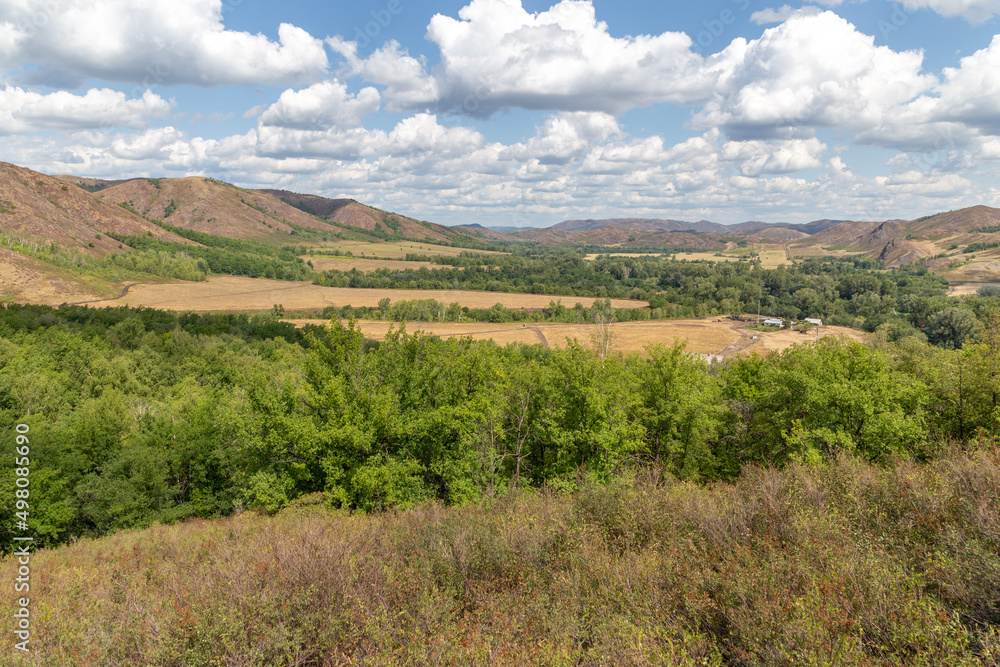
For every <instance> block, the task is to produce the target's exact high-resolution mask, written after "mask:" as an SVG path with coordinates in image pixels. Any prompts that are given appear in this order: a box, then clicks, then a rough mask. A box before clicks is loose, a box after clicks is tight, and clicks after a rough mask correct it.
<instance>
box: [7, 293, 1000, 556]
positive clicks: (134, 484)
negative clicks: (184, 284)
mask: <svg viewBox="0 0 1000 667" xmlns="http://www.w3.org/2000/svg"><path fill="white" fill-rule="evenodd" d="M0 315H2V317H0V429H2V430H4V431H5V432H11V430H12V429H13V427H14V425H15V424H17V423H22V422H23V423H27V424H29V425H30V427H31V432H32V434H33V436H34V437H33V440H32V444H33V446H32V452H33V456H34V459H33V461H32V484H33V486H32V498H33V499H35V500H36V502H34V503H33V505H32V508H33V509H32V511H33V514H32V526H33V529H34V530H35V531H36V534H37V537H38V540H39V542H40V543H42V544H46V545H52V544H59V543H62V542H65V541H66V540H69V539H71V538H73V537H79V536H95V535H101V534H104V533H107V532H112V531H115V530H119V529H124V528H133V527H139V526H145V525H149V524H150V523H153V522H170V521H174V520H178V519H183V518H186V517H194V516H198V517H214V516H220V515H226V514H229V513H231V512H233V511H234V509H235V508H239V507H249V508H259V509H262V510H265V511H269V512H273V511H277V510H279V509H281V508H282V507H284V506H286V505H288V504H289V503H292V502H294V501H295V500H296V499H297V498H300V497H302V496H305V495H307V494H315V493H319V494H322V496H323V498H325V500H326V502H328V503H329V504H331V505H334V506H339V507H343V508H349V509H354V510H359V511H374V510H380V509H386V508H392V507H407V506H410V505H413V504H415V503H418V502H421V501H423V500H427V499H432V498H437V499H440V500H442V501H444V502H446V503H449V504H464V503H467V502H472V501H476V500H479V499H483V498H488V497H493V496H495V495H497V494H501V493H504V492H505V491H506V490H507V489H511V488H520V487H533V488H539V487H543V486H544V487H548V488H553V489H572V488H575V485H576V484H577V483H578V482H579V480H580V479H591V480H594V481H596V482H602V481H607V480H610V479H613V478H614V477H616V476H617V475H619V474H620V473H622V472H624V471H627V470H630V469H633V468H636V467H641V466H645V465H651V464H652V465H657V466H659V467H661V468H662V469H664V470H667V471H669V472H671V473H673V474H675V475H677V476H679V477H681V478H683V479H687V480H692V481H711V480H718V479H728V478H732V477H734V476H736V475H738V474H739V472H740V470H741V468H742V467H743V466H745V465H747V464H749V463H762V464H773V465H779V466H780V465H783V464H785V463H788V462H791V461H802V462H810V461H820V460H823V459H827V458H830V457H833V456H836V455H837V454H838V453H840V452H852V453H855V454H857V455H860V456H862V457H864V458H866V459H868V460H870V461H874V462H881V461H886V460H889V459H892V458H894V457H908V458H912V459H918V460H919V459H922V458H924V457H927V456H931V455H933V453H934V452H935V451H937V450H938V449H940V447H942V446H943V443H947V442H962V441H972V440H977V439H982V438H991V437H994V436H995V435H996V434H997V431H998V429H1000V423H998V417H997V415H1000V411H998V410H997V407H998V400H1000V334H998V332H1000V321H998V318H997V316H996V315H991V316H989V317H987V323H988V324H987V326H984V327H982V328H981V329H979V330H978V332H977V334H976V335H975V338H974V339H971V340H970V341H967V342H966V343H965V345H964V346H963V347H962V349H944V348H941V347H934V346H929V345H927V344H926V343H924V342H922V341H920V340H918V339H917V338H916V337H906V338H904V339H901V340H900V341H899V342H898V343H892V342H890V341H889V340H888V337H887V336H885V335H882V336H876V337H875V342H874V344H873V345H862V344H858V343H853V342H846V341H840V340H835V339H821V340H820V341H819V343H817V344H809V345H802V346H797V347H793V348H791V349H789V350H787V351H786V352H784V353H781V354H774V355H770V356H767V357H758V356H751V357H746V358H740V359H734V360H730V361H728V362H727V363H725V364H723V365H722V366H719V365H709V364H707V363H705V362H703V361H702V360H701V359H700V358H698V357H697V356H695V355H691V354H689V353H688V352H687V351H686V349H685V348H684V346H683V345H680V344H678V345H673V346H653V347H651V348H649V349H648V354H647V355H629V356H620V355H615V354H613V353H612V354H607V355H598V354H595V353H594V352H593V351H592V350H590V349H588V348H587V347H585V346H584V345H581V344H579V343H576V342H570V343H569V344H567V345H566V346H565V347H564V348H562V349H552V350H549V349H545V348H543V347H541V346H537V345H510V346H507V347H500V346H498V345H496V344H494V343H492V342H489V341H480V342H477V341H472V340H468V339H464V340H441V339H438V338H435V337H431V336H427V335H423V334H410V333H408V332H406V331H405V330H404V329H403V328H402V327H401V328H400V329H397V330H395V331H392V332H390V334H389V336H388V337H387V339H386V340H385V341H383V342H376V341H371V340H366V339H365V338H364V337H363V336H362V334H361V333H360V331H359V330H358V328H357V327H356V326H354V324H353V323H348V324H347V325H344V324H341V323H334V325H333V326H331V327H329V328H313V329H310V330H307V331H305V332H302V331H297V330H294V329H293V328H291V327H289V325H287V324H284V323H281V322H277V321H275V320H274V319H273V318H256V319H255V318H246V316H178V315H175V314H169V313H166V314H165V313H161V312H159V311H150V310H142V311H138V312H136V311H130V310H128V309H119V310H114V311H90V309H85V308H63V309H47V310H46V309H44V308H41V307H31V308H26V307H17V306H7V307H6V308H4V309H2V310H0ZM13 475H14V469H13V466H12V463H11V462H10V461H5V462H4V464H3V467H2V468H0V476H2V477H4V479H5V480H6V481H0V483H7V484H12V483H13ZM11 488H12V487H11ZM10 502H12V501H11V499H10V498H9V497H8V498H7V499H6V500H4V501H3V503H7V504H9V503H10ZM4 509H11V508H8V507H6V506H4ZM9 530H10V527H0V544H2V545H3V546H4V547H5V548H6V547H9V546H10V544H11V542H10V538H11V535H10V533H9Z"/></svg>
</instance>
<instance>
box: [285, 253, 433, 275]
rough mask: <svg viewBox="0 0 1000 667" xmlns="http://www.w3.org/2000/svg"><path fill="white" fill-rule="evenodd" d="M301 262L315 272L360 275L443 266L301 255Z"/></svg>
mask: <svg viewBox="0 0 1000 667" xmlns="http://www.w3.org/2000/svg"><path fill="white" fill-rule="evenodd" d="M302 260H303V261H305V262H312V265H313V268H314V269H316V270H317V271H350V270H352V269H357V270H358V271H361V272H362V273H372V272H373V271H377V270H378V269H389V270H390V271H404V270H406V269H412V270H416V269H423V268H426V269H442V268H446V267H445V266H444V265H443V264H435V263H434V262H407V261H406V260H402V259H364V258H358V257H310V256H308V255H303V256H302Z"/></svg>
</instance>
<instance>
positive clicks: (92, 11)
mask: <svg viewBox="0 0 1000 667" xmlns="http://www.w3.org/2000/svg"><path fill="white" fill-rule="evenodd" d="M222 14H223V5H222V0H171V2H135V0H19V1H18V2H7V3H3V5H0V58H2V60H0V65H6V66H8V67H10V66H12V65H15V64H20V65H29V64H30V65H37V66H39V67H40V70H39V71H38V72H35V73H34V74H33V81H34V82H36V83H44V82H45V79H46V78H48V79H51V80H52V81H55V82H60V83H62V82H64V81H65V80H66V77H67V75H73V76H76V77H78V78H79V79H80V80H84V79H86V78H89V77H99V78H101V79H104V80H106V81H119V82H128V83H135V84H139V85H142V86H145V87H151V86H155V85H176V84H195V85H201V86H216V85H225V84H246V85H256V84H267V83H272V84H277V83H287V82H289V81H294V80H312V79H318V78H320V76H321V75H322V74H323V73H324V72H325V71H326V69H327V65H328V61H327V56H326V51H325V49H324V47H323V41H322V40H320V39H316V38H314V37H312V36H311V35H310V34H309V33H307V32H306V31H305V30H303V29H301V28H298V27H295V26H293V25H290V24H281V26H280V27H279V28H278V41H277V42H274V41H271V40H270V39H268V38H267V37H266V36H264V35H260V34H257V35H253V34H250V33H247V32H238V31H233V30H226V29H225V27H224V25H223V20H222V19H223V16H222ZM39 17H41V18H39Z"/></svg>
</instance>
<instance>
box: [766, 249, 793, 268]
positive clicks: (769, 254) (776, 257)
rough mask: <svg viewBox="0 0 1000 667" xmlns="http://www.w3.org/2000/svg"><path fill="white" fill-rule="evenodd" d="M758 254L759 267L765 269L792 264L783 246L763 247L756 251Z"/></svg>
mask: <svg viewBox="0 0 1000 667" xmlns="http://www.w3.org/2000/svg"><path fill="white" fill-rule="evenodd" d="M756 250H757V252H758V253H759V254H760V262H761V266H763V267H764V268H765V269H776V268H778V267H779V266H782V265H784V264H794V263H795V262H794V260H789V259H788V255H787V253H786V252H785V246H783V245H765V246H761V247H759V248H757V249H756Z"/></svg>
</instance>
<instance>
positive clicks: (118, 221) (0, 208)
mask: <svg viewBox="0 0 1000 667" xmlns="http://www.w3.org/2000/svg"><path fill="white" fill-rule="evenodd" d="M0 230H3V231H5V232H7V233H8V234H12V235H14V236H17V237H21V238H25V239H33V240H46V241H51V242H54V243H57V244H59V245H60V246H62V247H64V248H67V249H73V248H75V249H78V250H80V251H82V252H85V253H88V254H91V255H95V256H98V255H104V254H108V253H114V252H121V250H120V249H119V247H118V242H117V241H115V240H113V239H111V238H109V237H108V236H107V234H108V233H109V232H110V233H114V234H125V235H130V236H144V235H147V234H149V235H152V236H153V237H154V238H157V239H161V240H164V241H173V242H176V243H190V241H187V240H186V239H182V238H180V237H178V236H175V235H174V234H171V233H170V232H167V231H165V230H163V229H161V228H160V227H157V226H156V225H154V224H152V223H151V222H149V221H147V220H144V219H142V218H141V217H140V216H137V215H135V214H133V213H130V212H129V211H126V210H124V209H122V208H121V207H119V206H115V205H114V204H113V203H109V202H105V201H102V200H100V199H98V198H96V197H94V196H93V195H91V194H90V193H89V192H87V191H85V190H81V189H80V188H78V187H76V186H73V185H70V184H68V183H66V182H65V181H63V180H61V179H59V178H56V177H54V176H46V175H45V174H40V173H38V172H36V171H32V170H30V169H25V168H23V167H17V166H15V165H12V164H7V163H4V162H0Z"/></svg>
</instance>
